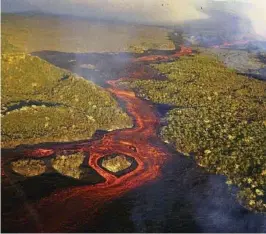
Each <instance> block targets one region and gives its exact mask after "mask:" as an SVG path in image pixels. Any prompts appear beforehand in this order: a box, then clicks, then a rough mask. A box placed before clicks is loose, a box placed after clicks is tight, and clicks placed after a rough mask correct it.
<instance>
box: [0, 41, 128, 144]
mask: <svg viewBox="0 0 266 234" xmlns="http://www.w3.org/2000/svg"><path fill="white" fill-rule="evenodd" d="M1 108H2V148H10V147H15V146H17V145H20V144H36V143H41V142H60V141H74V140H82V139H88V138H90V137H91V136H92V135H93V133H94V132H95V131H96V130H97V129H103V130H113V129H118V128H125V127H129V126H131V125H132V121H131V119H130V118H129V116H128V115H127V114H126V113H124V112H123V111H122V110H121V109H120V108H119V106H118V104H117V102H116V101H115V100H114V98H112V97H111V96H110V94H109V93H108V92H106V91H105V90H104V89H102V88H100V87H98V86H96V85H95V84H93V83H92V82H90V81H87V80H85V79H83V78H81V77H77V76H74V75H73V74H71V73H69V72H67V71H65V70H63V69H60V68H57V67H55V66H53V65H51V64H49V63H48V62H46V61H44V60H42V59H40V58H38V57H35V56H30V55H27V54H25V53H22V52H20V51H19V50H17V49H16V47H14V46H12V45H11V44H10V43H8V42H7V41H5V40H3V42H2V103H1Z"/></svg>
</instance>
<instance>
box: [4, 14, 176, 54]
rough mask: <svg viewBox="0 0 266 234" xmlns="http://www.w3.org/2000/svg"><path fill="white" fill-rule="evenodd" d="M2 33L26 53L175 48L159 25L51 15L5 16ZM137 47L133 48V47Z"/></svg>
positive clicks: (166, 30)
mask: <svg viewBox="0 0 266 234" xmlns="http://www.w3.org/2000/svg"><path fill="white" fill-rule="evenodd" d="M1 25H2V28H1V30H2V36H5V37H7V38H8V40H9V41H10V43H11V44H13V45H15V46H17V47H18V48H20V49H21V50H23V51H25V52H26V53H30V52H36V51H42V50H53V51H61V52H76V53H78V52H125V51H132V48H134V47H139V46H140V47H141V48H142V49H143V48H144V49H166V50H167V49H169V50H171V49H174V48H175V47H174V44H173V43H172V42H171V41H170V40H169V39H168V33H169V32H170V30H169V29H165V28H162V27H156V26H144V25H131V24H117V23H116V24H114V23H110V22H103V21H102V22H97V21H93V20H89V19H81V18H67V17H62V16H52V15H33V14H31V15H19V14H3V15H2V23H1ZM133 50H134V49H133Z"/></svg>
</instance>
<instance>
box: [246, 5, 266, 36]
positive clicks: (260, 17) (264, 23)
mask: <svg viewBox="0 0 266 234" xmlns="http://www.w3.org/2000/svg"><path fill="white" fill-rule="evenodd" d="M247 16H248V17H249V19H250V20H251V22H252V26H253V29H254V30H255V32H256V33H257V34H259V35H261V36H264V37H265V38H266V1H265V0H252V3H251V5H250V8H249V9H247Z"/></svg>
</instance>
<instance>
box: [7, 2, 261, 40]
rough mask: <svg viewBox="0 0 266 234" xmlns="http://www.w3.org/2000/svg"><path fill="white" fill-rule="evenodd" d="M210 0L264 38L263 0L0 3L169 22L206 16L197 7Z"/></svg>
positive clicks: (17, 6) (61, 11)
mask: <svg viewBox="0 0 266 234" xmlns="http://www.w3.org/2000/svg"><path fill="white" fill-rule="evenodd" d="M214 2H224V3H226V4H227V5H228V8H230V7H233V8H234V10H233V11H234V13H235V14H237V15H242V16H243V15H244V16H245V17H247V18H249V19H250V21H251V22H252V25H253V28H254V30H255V32H256V33H257V34H259V35H262V36H265V37H266V27H265V25H266V17H265V16H264V15H265V12H266V1H265V0H185V1H184V0H145V1H143V0H97V1H95V0H56V1H54V0H3V2H2V3H3V6H4V7H3V8H15V11H19V9H18V8H23V11H25V9H27V7H28V9H29V10H32V9H38V10H41V11H44V12H51V13H56V14H68V15H76V16H89V17H95V18H100V19H102V18H104V19H114V20H124V21H129V22H136V23H149V24H166V25H167V24H168V25H169V24H170V25H172V24H176V23H179V22H182V21H186V20H197V19H205V18H208V15H207V14H205V13H204V10H202V9H201V7H202V8H203V9H205V7H208V4H211V3H214ZM12 3H13V4H12ZM245 3H246V4H245ZM5 6H7V7H5ZM218 7H219V6H218ZM4 10H6V11H11V10H12V9H4ZM217 10H221V9H217ZM222 10H224V9H222Z"/></svg>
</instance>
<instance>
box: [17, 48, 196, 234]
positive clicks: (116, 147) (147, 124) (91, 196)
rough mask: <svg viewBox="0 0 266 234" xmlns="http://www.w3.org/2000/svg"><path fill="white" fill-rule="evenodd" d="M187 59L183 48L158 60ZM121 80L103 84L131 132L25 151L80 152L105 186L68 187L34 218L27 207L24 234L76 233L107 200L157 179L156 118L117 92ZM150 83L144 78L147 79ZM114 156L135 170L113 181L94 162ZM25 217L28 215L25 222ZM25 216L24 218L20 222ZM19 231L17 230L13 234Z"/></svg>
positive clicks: (38, 207)
mask: <svg viewBox="0 0 266 234" xmlns="http://www.w3.org/2000/svg"><path fill="white" fill-rule="evenodd" d="M188 54H191V49H189V48H185V47H182V48H181V51H179V52H177V53H175V54H173V55H169V56H163V59H164V60H165V59H170V58H175V57H179V56H181V55H188ZM157 59H158V56H154V55H150V56H145V57H140V58H138V59H134V60H133V62H142V61H154V60H157ZM130 78H131V74H128V77H126V78H120V79H118V80H115V81H114V80H111V81H107V83H108V84H109V85H110V87H109V88H108V91H109V92H111V93H112V94H113V95H115V96H116V97H117V98H118V99H120V100H123V101H124V103H125V107H126V110H127V112H128V114H129V115H131V116H132V117H133V119H134V121H135V124H134V127H133V128H128V129H122V130H116V131H113V132H109V133H106V134H105V135H104V137H103V138H102V139H99V140H95V141H88V142H85V143H84V142H81V143H69V144H67V143H66V144H61V145H60V144H58V145H54V146H51V147H49V149H48V148H47V149H36V148H35V149H32V150H28V151H25V154H26V156H28V157H31V158H35V157H49V156H50V155H51V154H53V153H60V152H62V151H71V152H77V151H79V152H84V153H88V154H89V161H88V164H89V166H90V167H92V168H93V169H94V170H96V171H97V172H98V173H99V174H100V175H101V176H102V177H104V178H105V182H103V183H99V184H96V185H86V186H79V187H69V188H67V189H62V190H57V191H56V192H54V193H53V194H52V195H50V196H48V197H45V198H43V199H41V200H40V201H38V202H36V203H34V204H31V209H33V210H34V211H36V212H34V215H32V212H31V215H30V212H27V210H28V209H29V205H27V207H26V206H25V207H24V208H23V209H22V210H21V211H20V212H19V213H20V215H19V216H20V217H22V218H21V220H20V221H19V223H20V224H19V225H18V226H21V225H23V227H26V226H27V227H29V231H39V232H40V231H42V232H70V231H76V230H78V228H79V227H80V226H82V225H84V224H87V223H90V220H91V219H92V217H93V215H94V214H95V212H96V211H97V210H98V209H99V208H101V207H102V205H103V204H104V203H105V202H106V201H108V200H111V199H114V198H117V197H119V196H121V195H122V194H124V193H126V192H127V191H129V190H131V189H133V188H136V187H138V186H141V185H143V184H144V183H147V182H148V181H151V180H153V179H155V178H156V177H158V176H159V175H160V167H161V165H162V164H163V163H165V161H166V160H167V159H168V158H169V157H170V153H169V152H167V148H166V147H164V144H163V143H162V142H161V141H160V139H159V138H158V137H157V130H158V127H159V117H158V115H157V113H156V111H155V109H154V107H153V106H152V105H151V104H150V103H148V102H147V101H145V100H141V99H140V98H138V97H137V96H136V95H135V93H134V92H132V91H128V90H123V89H120V88H118V82H119V81H121V80H125V79H130ZM147 78H149V77H147ZM113 153H121V154H125V155H128V156H131V157H133V158H134V159H135V160H136V162H137V164H138V165H137V168H136V169H135V170H133V171H130V172H129V173H127V174H125V175H123V176H120V177H116V176H115V175H113V174H110V173H108V172H107V171H106V170H104V169H103V168H101V167H100V166H99V165H98V163H99V160H100V159H101V158H102V157H104V156H106V155H110V154H113ZM25 213H28V215H27V217H26V218H25ZM23 216H24V217H23ZM18 230H19V229H18Z"/></svg>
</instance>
